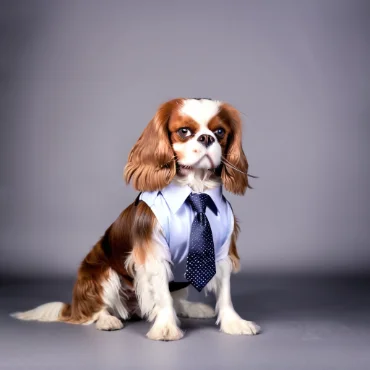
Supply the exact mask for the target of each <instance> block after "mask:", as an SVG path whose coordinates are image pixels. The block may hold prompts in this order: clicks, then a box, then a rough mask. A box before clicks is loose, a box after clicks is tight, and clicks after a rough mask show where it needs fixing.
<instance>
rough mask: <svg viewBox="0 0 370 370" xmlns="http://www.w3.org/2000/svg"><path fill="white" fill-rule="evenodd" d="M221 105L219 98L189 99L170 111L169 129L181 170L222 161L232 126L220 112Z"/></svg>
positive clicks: (210, 165) (204, 166)
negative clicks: (217, 100) (223, 118)
mask: <svg viewBox="0 0 370 370" xmlns="http://www.w3.org/2000/svg"><path fill="white" fill-rule="evenodd" d="M219 109H220V104H219V102H215V101H212V100H205V99H202V100H196V99H189V100H185V101H184V102H183V104H182V105H181V107H180V108H179V109H177V110H175V112H173V114H172V115H171V117H170V120H169V124H168V131H169V135H170V141H171V144H172V148H173V151H174V153H175V155H176V159H177V163H178V164H179V165H180V171H182V172H184V170H191V169H193V168H202V169H215V168H217V167H218V166H219V165H220V164H221V159H222V158H221V157H222V154H223V152H224V151H225V148H226V144H227V139H228V135H229V132H230V128H229V126H228V125H227V124H226V123H225V122H223V121H222V120H221V118H220V117H219V116H218V113H219Z"/></svg>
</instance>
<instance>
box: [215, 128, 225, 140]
mask: <svg viewBox="0 0 370 370" xmlns="http://www.w3.org/2000/svg"><path fill="white" fill-rule="evenodd" d="M214 133H215V135H216V136H217V137H218V138H220V139H222V138H223V137H224V135H225V130H224V129H223V128H218V129H217V130H216V131H214Z"/></svg>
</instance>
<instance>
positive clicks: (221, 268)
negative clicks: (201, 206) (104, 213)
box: [12, 98, 260, 341]
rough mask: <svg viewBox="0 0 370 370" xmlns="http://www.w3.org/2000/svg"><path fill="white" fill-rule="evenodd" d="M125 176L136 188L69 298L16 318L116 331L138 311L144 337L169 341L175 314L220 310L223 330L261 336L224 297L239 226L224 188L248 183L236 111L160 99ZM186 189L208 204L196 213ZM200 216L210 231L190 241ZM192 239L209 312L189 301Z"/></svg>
mask: <svg viewBox="0 0 370 370" xmlns="http://www.w3.org/2000/svg"><path fill="white" fill-rule="evenodd" d="M124 178H125V181H126V183H127V184H129V183H131V184H132V186H133V187H134V188H135V189H136V190H137V191H138V192H139V194H138V196H137V198H136V199H135V201H134V202H133V203H132V204H130V205H129V206H128V207H127V208H126V209H125V210H124V211H123V212H122V213H121V214H120V215H119V216H118V218H117V219H116V220H115V221H114V222H113V223H112V224H111V225H110V227H109V228H108V229H107V230H106V231H105V233H104V235H103V236H102V237H101V238H100V240H99V241H98V242H97V243H96V244H95V246H94V247H93V248H92V250H91V251H90V252H89V253H88V254H87V256H86V257H85V259H84V260H83V261H82V263H81V264H80V267H79V270H78V275H77V279H76V282H75V285H74V289H73V297H72V303H71V304H66V303H62V302H52V303H46V304H43V305H41V306H39V307H36V308H34V309H33V310H30V311H26V312H17V313H14V314H12V316H13V317H15V318H18V319H21V320H38V321H49V322H51V321H59V322H65V323H71V324H84V325H86V324H91V323H96V328H97V329H100V330H118V329H122V328H123V326H124V324H123V322H124V320H128V319H129V318H131V317H134V316H139V317H140V318H145V319H147V320H148V321H150V322H152V323H153V324H152V326H151V328H150V330H149V332H148V333H147V337H148V338H150V339H153V340H165V341H170V340H178V339H180V338H182V337H183V331H182V330H181V329H180V321H179V319H178V317H190V318H199V319H200V318H211V317H216V316H217V319H216V324H217V325H218V324H219V325H220V330H221V331H222V332H224V333H227V334H234V335H238V334H239V335H240V334H246V335H254V334H258V333H259V332H260V327H259V326H258V325H256V324H255V323H254V322H252V321H246V320H244V319H243V318H241V317H240V316H239V315H238V313H237V312H236V311H235V309H234V307H233V304H232V300H231V294H230V275H231V273H232V272H237V271H238V270H239V267H240V261H239V255H238V251H237V248H236V240H237V236H238V233H239V226H238V223H237V220H236V218H235V217H234V213H233V211H232V208H231V206H230V204H229V202H228V201H227V200H226V198H225V197H224V195H223V194H222V189H223V188H225V189H226V190H227V191H229V192H231V193H234V194H238V195H243V194H244V193H245V191H246V189H247V188H248V187H250V186H249V184H248V162H247V158H246V156H245V154H244V151H243V148H242V125H241V118H240V113H239V112H238V110H237V109H235V108H234V107H233V106H231V105H230V104H227V103H225V102H221V101H217V100H212V99H205V98H192V99H187V98H179V99H173V100H170V101H168V102H166V103H164V104H162V105H161V106H159V108H158V110H157V112H156V113H155V115H154V117H153V118H152V120H151V121H150V122H149V124H148V125H147V127H146V128H145V129H144V131H143V133H142V134H141V136H140V137H139V139H138V141H137V142H136V144H135V145H134V147H133V148H132V150H131V152H130V153H129V157H128V162H127V164H126V166H125V169H124ZM191 194H207V195H206V198H207V199H208V200H207V201H205V202H207V205H208V208H206V211H202V212H203V213H202V212H200V211H199V210H198V212H200V213H199V214H198V215H195V212H194V208H192V206H191V205H190V204H189V202H187V199H188V198H189V196H190V195H191ZM202 199H203V198H202ZM202 214H203V221H204V217H205V216H206V218H207V222H208V225H210V228H211V231H208V232H207V233H208V234H205V235H207V236H206V237H205V238H206V239H205V240H201V239H199V238H200V236H199V235H200V234H199V233H198V234H193V236H192V237H190V238H189V235H191V232H192V223H193V221H194V220H195V217H196V216H201V215H202ZM203 221H202V222H203ZM202 222H201V221H199V222H198V226H199V224H200V223H202ZM208 230H209V229H208ZM194 235H198V236H194ZM191 243H195V244H194V245H197V246H198V247H197V248H202V245H203V244H207V248H208V249H207V253H208V257H207V258H208V259H205V258H206V257H202V253H203V252H202V251H200V252H199V253H198V254H197V255H196V257H195V260H193V261H195V262H194V263H195V264H198V265H197V266H198V268H199V266H201V269H203V270H204V271H200V272H199V270H198V272H199V276H201V274H202V273H205V274H203V275H202V277H198V282H199V283H203V286H201V288H199V287H198V288H197V289H198V291H201V290H203V288H204V292H205V293H207V292H212V293H214V295H215V298H216V307H215V309H214V308H212V307H210V306H209V305H206V304H204V303H198V302H190V301H189V300H187V294H188V287H189V285H194V283H192V280H191V279H190V277H191V276H193V278H194V275H197V274H198V273H197V272H196V270H193V272H191V273H190V274H189V271H188V268H189V266H188V263H189V261H188V255H189V253H190V252H189V251H190V250H191V248H196V247H192V246H191ZM204 253H205V252H204ZM209 256H211V257H209ZM213 256H214V257H213ZM202 258H203V260H202ZM190 265H191V264H190ZM212 266H214V267H212ZM193 267H194V266H193ZM194 271H195V272H194ZM212 271H213V272H212ZM189 276H190V277H189ZM207 276H208V278H209V280H207ZM194 286H195V285H194Z"/></svg>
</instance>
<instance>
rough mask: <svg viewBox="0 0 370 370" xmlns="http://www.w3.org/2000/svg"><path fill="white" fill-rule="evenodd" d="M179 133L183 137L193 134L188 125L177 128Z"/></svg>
mask: <svg viewBox="0 0 370 370" xmlns="http://www.w3.org/2000/svg"><path fill="white" fill-rule="evenodd" d="M177 133H178V134H179V135H180V136H181V137H188V136H190V135H191V131H190V129H188V128H187V127H181V128H180V129H179V130H177Z"/></svg>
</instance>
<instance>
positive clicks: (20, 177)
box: [0, 0, 370, 276]
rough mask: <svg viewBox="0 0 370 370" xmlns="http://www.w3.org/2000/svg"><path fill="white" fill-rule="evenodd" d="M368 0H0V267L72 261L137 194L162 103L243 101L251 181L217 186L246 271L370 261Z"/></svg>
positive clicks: (58, 266) (21, 268) (36, 268)
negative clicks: (225, 190)
mask: <svg viewBox="0 0 370 370" xmlns="http://www.w3.org/2000/svg"><path fill="white" fill-rule="evenodd" d="M369 5H370V4H369V2H367V1H353V0H348V1H339V0H338V1H312V0H311V1H298V0H297V1H282V0H279V1H273V0H271V1H178V2H172V1H168V2H164V1H155V2H154V1H146V2H144V1H136V2H134V1H100V2H97V1H43V2H40V1H9V2H4V1H2V2H1V7H0V22H1V23H0V26H1V32H0V37H1V39H0V40H1V45H0V68H1V85H0V94H1V95H0V96H1V103H0V104H1V111H0V115H1V116H0V123H1V143H0V144H1V145H0V151H1V152H0V154H1V162H0V165H1V182H0V205H1V214H0V217H1V224H0V238H1V239H0V242H1V249H0V269H1V273H3V274H7V273H8V274H21V275H23V274H31V275H33V276H35V275H41V274H55V275H71V274H74V273H75V271H76V268H77V266H78V264H79V262H80V260H81V259H82V258H83V257H84V255H85V254H86V252H87V251H88V250H89V249H90V247H91V246H92V245H93V244H94V243H95V242H96V240H97V238H98V237H99V236H100V235H101V234H102V233H103V232H104V230H105V229H106V228H107V227H108V226H109V225H110V223H111V222H112V221H113V220H114V219H115V218H116V217H117V215H118V214H119V213H120V212H121V210H122V209H123V208H124V207H126V206H127V205H128V204H129V203H130V202H131V201H132V200H133V199H134V197H135V196H136V192H135V191H133V190H132V189H131V188H130V187H126V186H125V185H124V183H123V180H122V169H123V167H124V165H125V162H126V159H127V154H128V152H129V150H130V148H131V146H132V145H133V144H134V142H135V141H136V139H137V138H138V137H139V135H140V133H141V131H142V130H143V128H144V127H145V125H146V124H147V123H148V121H149V120H150V118H151V116H152V115H153V114H154V112H155V110H156V108H157V106H158V105H159V104H160V103H161V102H163V101H165V100H167V99H170V98H173V97H177V96H190V97H192V96H209V97H214V98H217V99H221V100H225V101H228V102H230V103H232V104H234V105H235V106H236V107H237V108H239V109H240V110H241V111H242V112H243V113H245V115H246V116H245V132H244V139H243V143H244V147H245V151H246V153H247V156H248V159H249V162H250V165H251V167H250V169H251V173H252V174H255V175H258V176H260V179H258V180H253V181H252V185H253V186H254V188H255V189H254V190H252V191H249V192H247V194H246V196H245V197H243V198H240V197H237V196H232V195H227V196H228V198H229V200H230V201H231V202H232V203H233V206H234V209H235V211H236V214H237V216H238V217H239V218H240V221H241V226H242V234H241V237H240V243H239V248H240V254H241V256H242V260H243V265H244V270H245V271H250V272H266V273H267V272H282V271H284V272H286V271H301V272H306V271H314V272H322V271H325V272H360V271H366V270H369V266H370V248H369V247H370V227H369V218H370V207H369V206H370V194H369V190H368V189H369V188H370V166H369V164H370V163H369V162H370V148H369V136H370V127H369V117H370V108H369V107H370V105H369V103H370V102H369V100H370V99H369V97H370V49H369V45H370V37H369V35H370V32H369V31H370V17H369V14H370V12H369V8H370V6H369Z"/></svg>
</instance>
